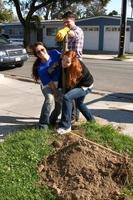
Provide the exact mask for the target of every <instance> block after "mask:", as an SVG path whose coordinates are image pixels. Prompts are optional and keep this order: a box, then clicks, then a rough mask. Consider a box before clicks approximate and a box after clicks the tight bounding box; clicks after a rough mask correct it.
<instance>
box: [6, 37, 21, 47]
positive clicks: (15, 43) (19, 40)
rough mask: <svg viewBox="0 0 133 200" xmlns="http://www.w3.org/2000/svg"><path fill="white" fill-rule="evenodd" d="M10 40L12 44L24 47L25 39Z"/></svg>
mask: <svg viewBox="0 0 133 200" xmlns="http://www.w3.org/2000/svg"><path fill="white" fill-rule="evenodd" d="M9 40H10V43H11V44H14V45H21V46H23V39H22V38H9Z"/></svg>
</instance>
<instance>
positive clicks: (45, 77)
mask: <svg viewBox="0 0 133 200" xmlns="http://www.w3.org/2000/svg"><path fill="white" fill-rule="evenodd" d="M48 54H49V56H50V57H49V60H48V61H46V62H45V63H40V64H39V66H38V75H39V78H40V80H41V82H42V84H43V85H44V86H45V85H47V84H49V83H50V82H51V81H56V82H58V81H59V78H60V73H61V69H60V67H56V68H55V71H54V72H53V73H52V74H49V73H48V68H50V67H51V66H52V65H53V64H54V63H56V62H59V61H60V55H61V53H60V52H59V51H57V50H56V49H53V50H50V51H48Z"/></svg>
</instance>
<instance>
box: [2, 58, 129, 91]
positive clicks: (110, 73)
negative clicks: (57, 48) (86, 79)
mask: <svg viewBox="0 0 133 200" xmlns="http://www.w3.org/2000/svg"><path fill="white" fill-rule="evenodd" d="M33 61H34V58H33V57H30V58H29V60H28V61H27V62H26V63H25V65H24V66H23V67H21V68H14V69H8V70H1V71H0V73H3V74H7V75H13V76H20V77H25V78H30V79H31V71H32V64H33ZM84 62H85V64H86V65H87V66H88V67H89V69H90V71H91V72H92V74H93V76H94V79H95V84H94V89H96V90H102V91H109V92H113V93H126V94H130V95H133V64H132V62H126V61H111V60H96V59H84Z"/></svg>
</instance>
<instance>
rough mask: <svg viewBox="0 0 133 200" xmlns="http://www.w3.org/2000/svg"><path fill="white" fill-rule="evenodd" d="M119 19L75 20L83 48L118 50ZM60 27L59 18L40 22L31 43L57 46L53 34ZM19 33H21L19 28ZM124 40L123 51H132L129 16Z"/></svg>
mask: <svg viewBox="0 0 133 200" xmlns="http://www.w3.org/2000/svg"><path fill="white" fill-rule="evenodd" d="M120 20H121V18H120V17H118V16H96V17H90V18H86V19H80V20H77V21H76V24H77V25H78V26H80V27H81V28H82V29H83V31H84V35H85V42H84V50H87V51H93V52H118V50H119V35H120ZM6 25H7V24H6ZM19 25H20V24H19ZM0 26H1V25H0ZM13 27H14V29H16V26H13V25H12V28H13ZM62 27H63V22H62V21H61V20H47V21H43V22H41V24H40V27H39V29H37V31H36V32H35V30H34V31H32V32H31V39H32V40H31V44H33V43H34V42H35V41H37V40H38V41H39V40H41V41H43V42H44V43H45V44H46V46H47V47H57V45H58V44H57V42H56V41H55V35H56V32H57V30H59V29H60V28H62ZM10 28H11V26H10ZM19 28H20V27H19ZM10 32H12V31H11V30H10ZM14 32H15V33H17V30H16V31H15V30H14ZM20 33H22V30H21V29H20ZM9 36H10V35H9ZM125 41H126V42H125V52H127V53H133V19H130V18H128V19H127V26H126V38H125Z"/></svg>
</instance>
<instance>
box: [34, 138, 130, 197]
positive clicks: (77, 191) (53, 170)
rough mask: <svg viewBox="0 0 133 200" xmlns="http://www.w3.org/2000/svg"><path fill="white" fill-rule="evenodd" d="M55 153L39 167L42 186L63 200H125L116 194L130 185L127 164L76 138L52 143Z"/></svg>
mask: <svg viewBox="0 0 133 200" xmlns="http://www.w3.org/2000/svg"><path fill="white" fill-rule="evenodd" d="M53 145H54V146H55V148H56V150H57V151H56V153H55V154H54V155H52V156H49V157H48V158H47V159H45V160H43V161H42V162H41V164H40V165H39V168H38V169H39V173H40V175H41V177H42V183H44V184H47V185H48V186H49V187H50V188H52V189H54V190H55V191H56V192H57V194H58V196H59V197H60V198H61V199H64V200H126V197H124V196H123V195H122V194H121V193H120V188H121V186H123V185H126V184H128V183H129V182H131V181H132V180H131V177H132V173H131V166H130V162H129V161H127V160H126V159H125V158H123V157H121V156H119V155H117V154H115V153H112V152H111V151H108V150H106V149H104V148H101V147H100V146H97V145H95V144H92V143H90V142H88V141H87V140H84V139H81V138H80V137H76V136H73V135H71V136H65V137H64V138H62V140H61V141H60V142H54V143H53Z"/></svg>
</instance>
